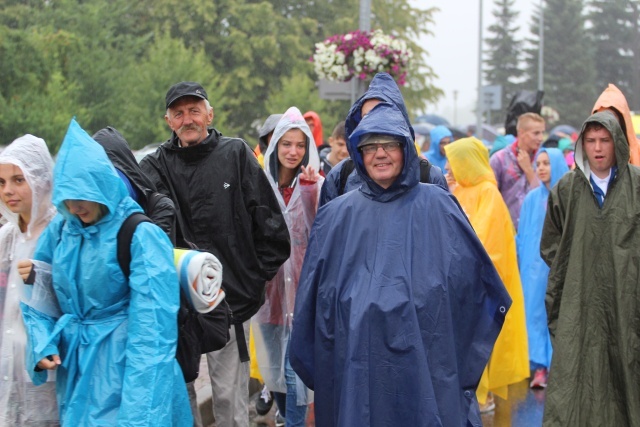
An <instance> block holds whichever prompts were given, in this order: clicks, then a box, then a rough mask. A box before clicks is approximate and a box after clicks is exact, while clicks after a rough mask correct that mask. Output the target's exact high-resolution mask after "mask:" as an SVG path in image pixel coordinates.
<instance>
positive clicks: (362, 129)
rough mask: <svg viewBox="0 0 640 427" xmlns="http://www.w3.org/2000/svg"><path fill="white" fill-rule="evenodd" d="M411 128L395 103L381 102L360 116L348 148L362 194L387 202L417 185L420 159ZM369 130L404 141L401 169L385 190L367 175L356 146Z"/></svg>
mask: <svg viewBox="0 0 640 427" xmlns="http://www.w3.org/2000/svg"><path fill="white" fill-rule="evenodd" d="M394 84H395V83H394ZM410 128H411V126H410V125H409V123H408V122H407V121H406V120H405V118H404V115H403V114H402V112H401V111H400V110H399V109H398V108H397V107H396V106H395V105H392V104H380V105H378V106H376V107H375V108H374V109H373V110H372V111H371V112H370V113H369V114H367V115H366V116H365V117H364V118H363V119H362V121H361V122H360V124H359V125H358V127H357V128H356V129H355V130H354V131H353V133H352V134H351V136H350V137H349V141H348V143H347V148H348V150H349V155H350V156H351V158H352V159H353V160H354V164H355V167H356V170H357V171H358V174H359V175H360V176H361V177H362V179H363V181H364V184H363V185H362V186H361V187H360V191H361V192H362V193H363V194H364V195H365V196H367V197H369V198H371V199H374V200H377V201H380V202H388V201H391V200H393V199H395V198H396V197H399V196H400V195H402V194H403V193H405V192H406V191H407V190H409V189H410V188H412V187H414V186H416V185H417V184H418V182H419V181H420V160H419V159H418V154H417V153H416V149H415V146H414V145H413V140H412V139H411V138H412V137H411V132H410ZM369 133H382V134H387V135H393V136H397V137H400V138H402V139H403V140H404V143H403V145H402V151H403V152H404V161H403V167H402V171H401V172H400V175H399V176H398V177H397V178H396V180H395V181H394V183H393V184H391V186H389V188H387V189H384V188H382V187H381V186H379V185H378V184H376V182H375V181H374V180H373V179H371V177H369V174H368V173H367V170H366V168H365V166H364V162H363V159H362V154H361V153H360V151H359V150H358V148H357V147H358V143H359V142H360V139H361V138H362V137H363V136H364V135H366V134H369Z"/></svg>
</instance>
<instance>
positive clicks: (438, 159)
mask: <svg viewBox="0 0 640 427" xmlns="http://www.w3.org/2000/svg"><path fill="white" fill-rule="evenodd" d="M430 135H431V145H430V146H429V151H427V152H426V153H425V157H426V158H427V159H429V161H430V162H431V164H432V165H436V166H438V167H439V168H440V169H441V170H442V172H443V173H444V165H446V164H447V158H446V157H445V156H443V155H442V154H441V153H440V141H442V139H443V138H446V137H449V138H451V142H453V134H452V133H451V131H450V130H449V129H448V128H447V127H446V126H442V125H440V126H436V127H434V128H433V129H431V133H430Z"/></svg>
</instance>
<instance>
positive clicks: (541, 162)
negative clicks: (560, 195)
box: [536, 153, 551, 186]
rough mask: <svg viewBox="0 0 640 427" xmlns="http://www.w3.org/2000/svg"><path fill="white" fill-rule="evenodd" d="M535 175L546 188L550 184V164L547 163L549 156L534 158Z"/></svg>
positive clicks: (545, 154) (541, 154)
mask: <svg viewBox="0 0 640 427" xmlns="http://www.w3.org/2000/svg"><path fill="white" fill-rule="evenodd" d="M536 175H538V179H539V180H540V182H542V183H544V184H545V185H546V186H548V185H549V183H550V182H551V162H550V161H549V154H547V153H540V154H538V157H537V158H536Z"/></svg>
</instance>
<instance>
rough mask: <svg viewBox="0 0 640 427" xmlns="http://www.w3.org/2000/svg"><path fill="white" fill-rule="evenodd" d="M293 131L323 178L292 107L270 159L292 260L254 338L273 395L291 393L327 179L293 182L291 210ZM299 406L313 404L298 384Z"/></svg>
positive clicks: (276, 281) (257, 321)
mask: <svg viewBox="0 0 640 427" xmlns="http://www.w3.org/2000/svg"><path fill="white" fill-rule="evenodd" d="M291 129H300V130H302V131H303V132H304V134H305V135H306V137H307V152H306V154H305V156H304V158H303V160H302V164H303V165H305V166H312V167H313V168H314V169H315V170H316V172H319V166H320V158H319V156H318V150H317V149H316V146H315V143H313V141H314V140H313V135H312V134H311V131H310V130H309V126H308V125H307V123H306V122H305V120H304V118H303V116H302V114H301V113H300V110H298V109H297V108H296V107H291V108H289V109H288V110H287V112H286V113H285V114H284V116H283V117H282V118H281V119H280V121H279V122H278V124H277V126H276V128H275V130H274V132H273V137H272V138H271V144H269V147H268V148H267V152H266V153H265V155H264V166H265V173H266V174H267V178H268V179H269V182H270V183H271V186H272V188H273V191H274V193H275V195H276V198H277V199H278V202H279V204H280V209H281V210H282V214H283V215H284V218H285V221H286V222H287V227H288V228H289V235H290V238H291V255H290V257H289V259H288V260H287V261H286V262H285V263H284V264H283V265H282V266H281V267H280V269H279V270H278V273H277V274H276V276H275V277H274V278H273V279H272V280H271V281H270V282H268V283H267V288H266V298H265V303H264V305H263V306H262V307H261V308H260V311H258V313H257V314H256V315H255V316H254V317H253V333H254V337H255V340H256V354H257V357H258V366H259V368H260V373H261V374H262V377H263V379H264V381H265V384H266V385H267V387H268V388H269V390H270V391H276V392H281V393H286V391H287V386H286V382H285V375H284V367H285V365H286V363H285V355H286V351H287V345H288V343H289V336H290V335H291V325H292V321H293V309H294V303H295V299H296V291H297V289H298V281H299V279H300V270H301V269H302V262H303V260H304V255H305V253H306V251H307V243H308V241H309V233H310V231H311V226H312V225H313V221H314V220H315V217H316V211H317V210H318V200H319V197H320V187H321V186H322V183H323V182H324V178H322V177H320V179H319V180H318V182H316V184H315V185H302V184H301V183H300V182H299V179H300V178H299V176H297V177H296V178H295V179H294V181H293V184H292V186H293V193H292V195H291V199H290V200H289V203H288V204H285V202H284V198H283V197H282V194H280V191H279V190H278V180H277V177H278V167H279V162H278V154H277V147H278V144H279V143H280V139H281V138H282V136H283V135H284V134H285V133H286V132H287V131H289V130H291ZM296 390H297V391H298V397H297V403H298V405H304V404H307V403H309V402H311V392H310V391H309V390H308V389H307V388H306V387H305V386H304V384H303V383H302V381H300V379H299V378H298V379H297V385H296Z"/></svg>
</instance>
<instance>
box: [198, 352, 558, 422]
mask: <svg viewBox="0 0 640 427" xmlns="http://www.w3.org/2000/svg"><path fill="white" fill-rule="evenodd" d="M200 372H201V375H200V377H199V378H198V379H197V380H196V392H197V394H198V406H199V408H200V412H201V414H202V416H203V417H202V418H203V426H204V427H215V422H214V421H213V416H212V415H211V385H210V384H209V380H208V378H209V377H208V375H207V373H208V371H207V365H206V358H203V360H202V364H201V369H200ZM250 388H251V391H252V393H251V394H252V396H251V398H250V401H249V420H250V427H275V412H276V408H275V405H273V407H272V408H271V411H270V412H269V413H268V414H267V415H264V416H261V415H258V414H257V413H256V410H255V401H256V398H257V397H258V395H259V394H260V388H259V386H257V387H256V386H255V384H252V387H250ZM544 400H545V391H544V390H531V389H530V388H529V380H525V381H522V382H520V383H518V384H514V385H512V386H510V387H509V398H508V399H507V400H503V399H501V398H499V397H498V396H495V403H496V408H495V409H494V410H493V411H491V412H489V413H487V414H483V415H482V423H483V426H484V427H511V426H513V427H540V426H542V415H543V411H544ZM307 421H308V422H307V427H314V426H315V423H314V422H313V420H311V419H308V420H307Z"/></svg>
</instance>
